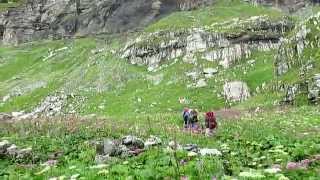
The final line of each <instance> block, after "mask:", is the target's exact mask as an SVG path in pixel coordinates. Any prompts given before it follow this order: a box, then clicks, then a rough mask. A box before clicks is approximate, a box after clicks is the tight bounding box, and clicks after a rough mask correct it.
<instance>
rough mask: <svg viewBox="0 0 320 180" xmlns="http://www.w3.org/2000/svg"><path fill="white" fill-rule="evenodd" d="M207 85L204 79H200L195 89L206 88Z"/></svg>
mask: <svg viewBox="0 0 320 180" xmlns="http://www.w3.org/2000/svg"><path fill="white" fill-rule="evenodd" d="M207 85H208V84H207V82H206V80H205V79H200V80H199V81H198V82H197V84H196V88H203V87H206V86H207Z"/></svg>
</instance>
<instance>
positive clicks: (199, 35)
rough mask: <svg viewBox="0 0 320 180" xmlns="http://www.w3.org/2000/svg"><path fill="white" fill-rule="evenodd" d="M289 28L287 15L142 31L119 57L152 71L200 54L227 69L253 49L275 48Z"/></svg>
mask: <svg viewBox="0 0 320 180" xmlns="http://www.w3.org/2000/svg"><path fill="white" fill-rule="evenodd" d="M221 27H223V28H221ZM292 28H293V24H292V23H291V21H290V20H289V19H288V18H285V17H284V18H283V19H280V20H271V19H270V18H269V17H268V16H256V17H251V18H249V19H244V20H241V19H233V20H230V21H227V22H224V23H218V24H212V25H211V26H210V27H203V28H194V29H185V30H178V31H160V32H156V33H152V34H142V35H141V36H139V37H138V38H136V39H134V40H133V41H131V42H129V43H128V44H127V45H126V46H125V47H124V48H123V50H122V51H121V57H122V58H125V59H127V60H128V61H129V62H130V63H132V64H137V65H147V66H148V70H149V71H154V70H156V69H157V68H158V67H159V66H160V65H161V64H162V63H164V62H166V61H168V60H170V59H175V58H179V57H183V60H184V61H186V62H191V63H192V62H195V61H196V59H197V57H199V54H200V55H201V56H200V57H201V58H203V59H206V60H208V61H217V62H219V64H220V65H222V66H223V67H225V68H227V67H229V66H230V65H231V64H233V63H234V62H236V61H237V60H239V59H241V58H243V57H248V56H250V54H251V52H252V51H253V50H261V51H267V50H270V49H274V48H277V47H278V46H279V41H280V38H281V37H282V36H283V34H284V33H285V32H287V31H289V30H291V29H292ZM196 55H197V57H196Z"/></svg>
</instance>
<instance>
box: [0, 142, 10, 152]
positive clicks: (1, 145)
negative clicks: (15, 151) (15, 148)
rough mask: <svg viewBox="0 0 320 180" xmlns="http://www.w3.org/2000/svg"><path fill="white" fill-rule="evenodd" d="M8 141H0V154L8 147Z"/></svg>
mask: <svg viewBox="0 0 320 180" xmlns="http://www.w3.org/2000/svg"><path fill="white" fill-rule="evenodd" d="M10 145H11V144H10V142H9V141H7V140H3V141H1V142H0V154H5V153H6V152H7V149H8V148H9V147H10Z"/></svg>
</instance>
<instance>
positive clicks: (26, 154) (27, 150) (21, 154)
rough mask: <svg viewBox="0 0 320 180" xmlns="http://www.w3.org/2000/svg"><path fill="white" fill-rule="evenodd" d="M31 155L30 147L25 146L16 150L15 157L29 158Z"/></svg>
mask: <svg viewBox="0 0 320 180" xmlns="http://www.w3.org/2000/svg"><path fill="white" fill-rule="evenodd" d="M31 157H32V148H25V149H21V150H18V151H17V157H16V158H18V159H25V158H31Z"/></svg>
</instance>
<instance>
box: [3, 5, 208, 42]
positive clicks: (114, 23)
mask: <svg viewBox="0 0 320 180" xmlns="http://www.w3.org/2000/svg"><path fill="white" fill-rule="evenodd" d="M212 1H213V0H197V1H195V0H177V1H172V0H26V2H25V3H24V4H23V5H22V6H21V7H19V8H15V9H9V10H7V11H6V12H1V13H0V40H2V41H3V43H4V44H17V43H21V42H27V41H32V40H38V39H43V38H65V37H70V36H74V35H77V36H84V35H88V34H98V33H118V32H125V31H129V30H130V31H131V30H135V29H136V28H138V27H143V26H144V25H147V24H148V23H150V22H152V21H153V20H155V19H157V18H158V17H160V16H162V15H165V14H167V13H170V12H172V11H175V10H190V9H194V8H196V7H199V6H203V5H207V4H209V3H212Z"/></svg>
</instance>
